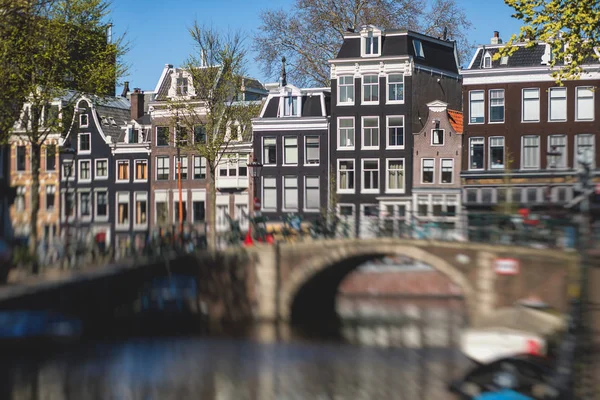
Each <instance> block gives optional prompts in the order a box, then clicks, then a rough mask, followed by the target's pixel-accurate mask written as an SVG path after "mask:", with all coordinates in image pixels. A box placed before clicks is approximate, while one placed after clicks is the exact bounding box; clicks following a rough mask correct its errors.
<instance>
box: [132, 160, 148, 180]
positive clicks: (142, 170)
mask: <svg viewBox="0 0 600 400" xmlns="http://www.w3.org/2000/svg"><path fill="white" fill-rule="evenodd" d="M135 180H136V181H147V180H148V161H147V160H135Z"/></svg>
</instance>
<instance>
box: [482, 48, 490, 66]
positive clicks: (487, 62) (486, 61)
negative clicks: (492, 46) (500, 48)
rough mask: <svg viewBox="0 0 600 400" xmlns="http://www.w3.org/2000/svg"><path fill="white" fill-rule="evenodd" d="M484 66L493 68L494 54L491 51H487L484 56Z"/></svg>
mask: <svg viewBox="0 0 600 400" xmlns="http://www.w3.org/2000/svg"><path fill="white" fill-rule="evenodd" d="M483 68H485V69H488V68H492V55H491V54H490V53H489V52H487V51H486V52H485V54H484V56H483Z"/></svg>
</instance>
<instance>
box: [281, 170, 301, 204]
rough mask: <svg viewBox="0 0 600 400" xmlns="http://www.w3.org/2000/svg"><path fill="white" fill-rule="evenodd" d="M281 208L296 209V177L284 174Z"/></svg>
mask: <svg viewBox="0 0 600 400" xmlns="http://www.w3.org/2000/svg"><path fill="white" fill-rule="evenodd" d="M283 209H284V210H297V209H298V177H297V176H284V177H283Z"/></svg>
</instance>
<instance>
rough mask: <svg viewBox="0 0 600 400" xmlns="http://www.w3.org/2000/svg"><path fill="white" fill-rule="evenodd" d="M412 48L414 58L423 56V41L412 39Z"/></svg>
mask: <svg viewBox="0 0 600 400" xmlns="http://www.w3.org/2000/svg"><path fill="white" fill-rule="evenodd" d="M412 44H413V49H414V51H415V57H416V58H423V59H424V58H425V50H424V49H423V42H421V40H419V39H413V40H412Z"/></svg>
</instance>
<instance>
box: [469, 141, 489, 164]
mask: <svg viewBox="0 0 600 400" xmlns="http://www.w3.org/2000/svg"><path fill="white" fill-rule="evenodd" d="M479 140H481V141H482V143H481V144H482V146H481V148H482V149H483V157H482V158H483V160H481V168H473V162H472V157H473V154H472V153H473V151H472V145H473V142H474V141H479ZM468 170H469V171H484V170H485V137H483V136H475V137H470V138H469V165H468Z"/></svg>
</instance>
